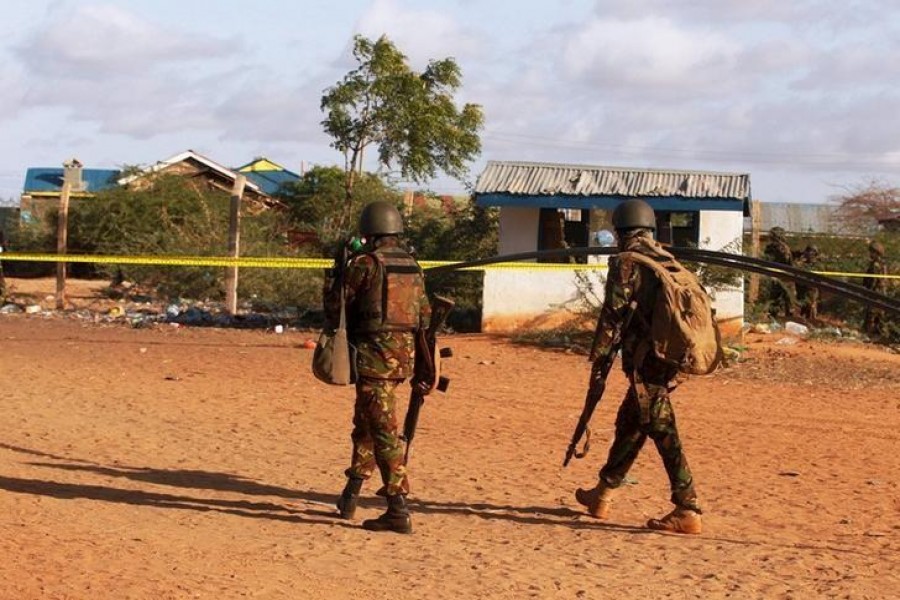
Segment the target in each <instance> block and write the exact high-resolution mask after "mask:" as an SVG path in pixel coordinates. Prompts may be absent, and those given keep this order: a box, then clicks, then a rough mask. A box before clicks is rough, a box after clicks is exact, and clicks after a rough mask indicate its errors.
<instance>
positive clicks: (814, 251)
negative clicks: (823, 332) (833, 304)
mask: <svg viewBox="0 0 900 600" xmlns="http://www.w3.org/2000/svg"><path fill="white" fill-rule="evenodd" d="M818 262H819V249H818V248H816V247H815V246H812V245H809V246H807V247H806V248H805V249H804V250H803V253H802V254H801V255H800V264H799V265H798V266H799V267H800V268H802V269H805V270H807V271H815V270H816V264H817V263H818ZM796 288H797V300H798V302H799V303H800V316H802V317H805V318H807V319H809V320H810V321H813V322H814V321H816V320H817V319H818V318H819V288H817V287H815V286H812V285H802V284H797V286H796Z"/></svg>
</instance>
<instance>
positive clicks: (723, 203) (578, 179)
mask: <svg viewBox="0 0 900 600" xmlns="http://www.w3.org/2000/svg"><path fill="white" fill-rule="evenodd" d="M475 195H476V198H477V199H478V203H479V204H481V205H483V206H538V205H540V206H547V207H554V206H555V207H558V208H612V207H614V206H615V205H616V204H618V203H619V202H621V201H622V200H625V199H628V198H642V199H644V200H647V201H648V202H649V203H650V204H651V205H653V206H654V208H666V209H673V208H671V207H676V208H684V209H724V210H729V209H730V210H741V209H743V208H744V205H745V204H746V203H747V202H749V200H750V175H749V174H746V173H717V172H711V171H687V170H671V169H637V168H627V167H603V166H591V165H573V164H556V163H532V162H508V161H488V163H487V166H486V167H485V169H484V171H482V173H481V175H480V176H479V177H478V182H477V183H476V185H475Z"/></svg>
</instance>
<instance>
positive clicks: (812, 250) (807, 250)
mask: <svg viewBox="0 0 900 600" xmlns="http://www.w3.org/2000/svg"><path fill="white" fill-rule="evenodd" d="M803 253H804V254H812V255H813V256H818V255H819V249H818V248H817V247H816V246H813V245H812V244H809V245H807V246H806V248H805V249H804V250H803Z"/></svg>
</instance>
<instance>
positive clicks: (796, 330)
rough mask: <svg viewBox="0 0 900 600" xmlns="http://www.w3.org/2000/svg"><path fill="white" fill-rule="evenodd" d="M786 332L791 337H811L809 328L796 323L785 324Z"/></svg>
mask: <svg viewBox="0 0 900 600" xmlns="http://www.w3.org/2000/svg"><path fill="white" fill-rule="evenodd" d="M784 330H785V331H786V332H787V333H790V334H791V335H800V336H803V335H809V327H807V326H806V325H802V324H800V323H794V322H793V321H788V322H787V323H785V324H784Z"/></svg>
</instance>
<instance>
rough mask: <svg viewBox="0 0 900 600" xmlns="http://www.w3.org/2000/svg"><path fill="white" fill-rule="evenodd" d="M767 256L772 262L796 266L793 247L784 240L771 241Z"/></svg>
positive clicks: (767, 246)
mask: <svg viewBox="0 0 900 600" xmlns="http://www.w3.org/2000/svg"><path fill="white" fill-rule="evenodd" d="M765 254H766V258H768V259H769V260H770V261H772V262H777V263H781V264H784V265H792V264H794V255H793V253H792V252H791V247H790V246H789V245H788V243H787V242H785V241H784V240H781V239H773V240H772V241H770V242H769V243H768V244H766V249H765Z"/></svg>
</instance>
